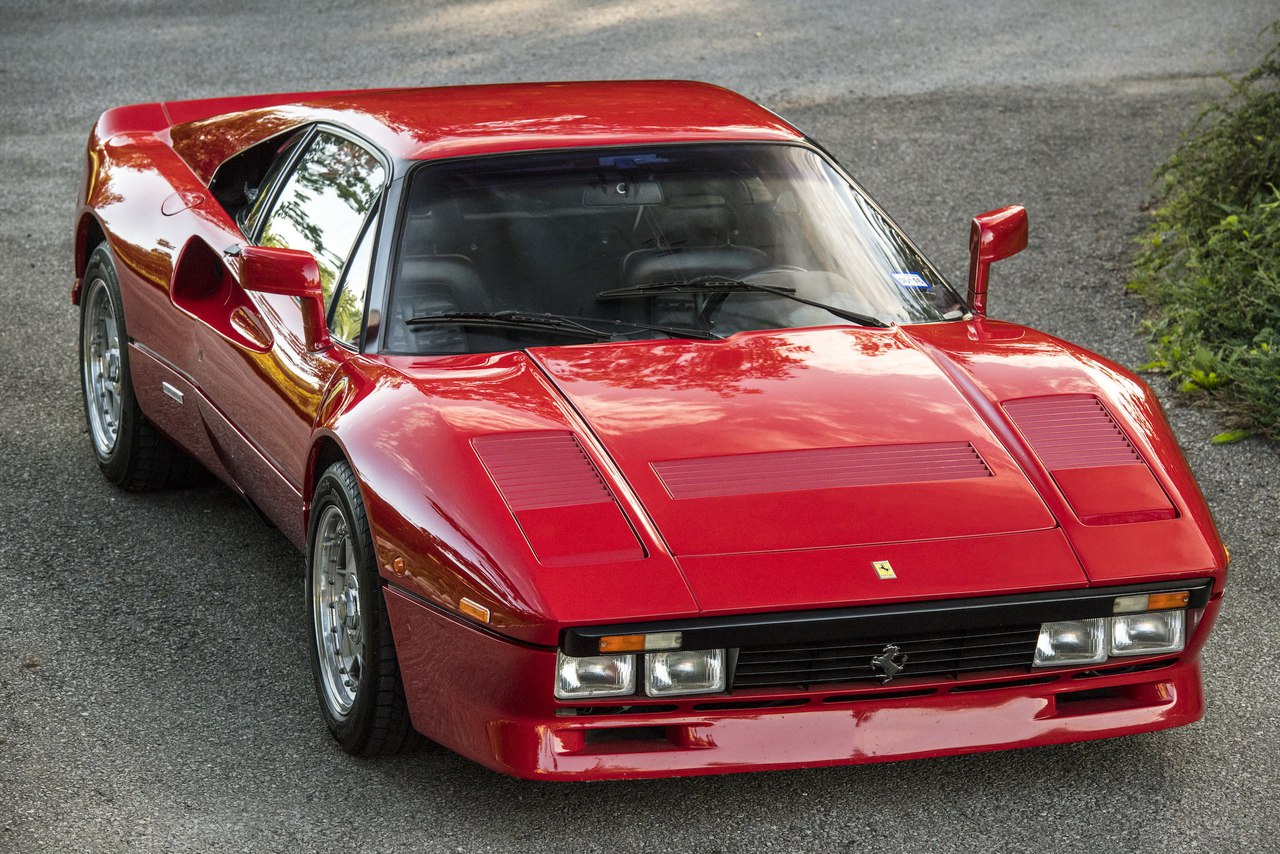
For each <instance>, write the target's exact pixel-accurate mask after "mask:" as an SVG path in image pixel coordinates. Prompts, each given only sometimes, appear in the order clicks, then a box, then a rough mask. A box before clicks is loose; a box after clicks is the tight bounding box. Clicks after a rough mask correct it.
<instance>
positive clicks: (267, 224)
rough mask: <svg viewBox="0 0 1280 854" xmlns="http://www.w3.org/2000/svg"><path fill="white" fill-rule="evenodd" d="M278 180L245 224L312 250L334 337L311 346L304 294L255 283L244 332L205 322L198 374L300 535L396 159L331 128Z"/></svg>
mask: <svg viewBox="0 0 1280 854" xmlns="http://www.w3.org/2000/svg"><path fill="white" fill-rule="evenodd" d="M285 156H289V157H291V161H292V162H291V163H290V164H289V165H288V167H287V168H286V169H285V170H284V171H283V172H282V173H281V174H280V177H279V178H278V179H276V180H275V181H273V182H272V186H271V187H269V188H268V189H267V191H266V192H267V193H268V195H267V196H266V197H264V198H263V199H262V201H261V204H260V205H259V206H258V207H257V208H255V210H254V212H253V213H252V214H251V216H250V219H249V222H248V225H247V231H248V233H249V234H250V235H251V236H252V237H254V238H255V242H256V243H258V244H259V245H263V246H272V247H280V248H288V249H301V250H305V251H307V252H309V253H311V254H312V255H313V256H314V257H315V259H316V262H317V265H318V267H319V269H320V276H321V282H322V288H323V291H324V296H325V308H326V312H327V314H328V317H329V323H330V327H331V334H332V337H333V339H334V344H333V345H332V346H331V347H328V348H326V349H323V350H320V351H318V352H317V351H313V350H312V349H310V348H309V347H308V346H307V343H308V342H307V340H306V334H305V332H304V328H303V315H302V309H301V307H300V305H299V302H298V300H297V299H295V298H292V297H287V296H280V295H276V294H264V293H250V294H249V295H248V296H249V299H250V301H251V302H252V307H251V308H252V310H250V311H246V312H241V313H239V314H238V315H237V317H238V321H236V325H237V331H238V332H240V333H242V334H241V335H239V336H236V337H228V336H225V335H219V334H217V333H216V332H215V331H214V330H212V329H208V328H202V329H201V330H200V331H199V332H198V333H197V334H198V335H200V336H201V337H202V338H203V340H201V341H197V342H196V344H197V353H196V363H195V365H194V368H193V374H194V378H195V380H196V382H197V383H198V384H199V386H200V388H201V390H202V391H203V392H204V395H205V397H206V399H207V400H206V401H202V406H203V407H204V408H205V410H206V411H204V412H203V415H204V419H205V422H206V424H207V425H208V428H209V432H210V436H211V438H212V439H213V441H214V442H215V443H216V444H217V445H218V446H219V451H220V456H221V457H222V458H223V460H224V461H225V464H226V466H227V468H228V469H229V471H230V472H231V474H232V476H233V477H234V478H235V480H236V482H237V483H239V484H240V486H241V487H242V488H243V489H244V491H245V492H246V493H247V494H248V495H249V496H250V497H251V498H252V499H253V500H254V501H255V503H257V504H258V506H259V507H260V508H261V509H262V510H263V512H264V513H265V514H266V515H267V516H268V517H269V518H271V520H272V521H273V522H275V523H276V525H277V526H278V527H279V528H280V529H281V530H282V531H283V532H285V533H286V535H288V536H289V537H290V538H291V539H293V540H294V541H295V542H297V543H299V544H301V543H302V541H303V539H304V537H305V534H304V532H303V530H302V522H301V520H302V514H301V502H302V498H303V496H302V494H301V493H302V488H303V481H304V474H305V467H306V460H307V454H308V451H309V446H310V437H311V431H312V429H313V425H314V421H315V415H316V411H317V410H318V408H319V405H320V398H321V394H322V393H323V391H324V388H325V386H326V384H327V383H328V381H329V378H330V377H331V376H332V374H333V372H334V371H335V370H336V369H337V368H338V366H339V365H340V364H341V363H342V362H343V361H344V360H345V359H346V358H349V357H350V355H351V354H352V352H353V351H354V348H353V346H352V345H353V342H354V341H355V340H356V339H357V337H358V334H359V331H360V324H361V321H362V319H363V315H364V293H365V288H366V286H367V284H368V265H369V258H370V257H371V255H372V241H373V236H374V231H375V229H373V228H372V227H371V226H372V225H373V222H372V221H373V220H374V219H376V217H375V216H373V215H372V214H373V211H374V210H375V208H376V203H377V200H378V198H379V195H380V193H381V191H382V188H383V186H384V184H385V182H386V176H387V169H386V167H385V166H384V165H383V163H382V161H381V160H380V159H379V158H378V157H377V156H376V155H375V154H373V153H372V152H371V151H370V150H369V149H368V148H367V147H366V146H364V145H363V144H361V143H359V142H357V141H356V140H355V139H353V138H351V137H348V136H347V135H345V134H342V133H340V132H337V131H331V130H327V129H322V130H319V131H317V132H316V133H315V134H313V135H312V136H311V138H310V139H308V140H306V141H304V142H303V143H302V150H301V151H299V152H297V153H296V154H294V153H292V152H290V153H289V154H287V155H285Z"/></svg>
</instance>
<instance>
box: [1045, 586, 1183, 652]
mask: <svg viewBox="0 0 1280 854" xmlns="http://www.w3.org/2000/svg"><path fill="white" fill-rule="evenodd" d="M1129 598H1136V597H1129ZM1116 602H1117V603H1119V602H1121V600H1120V599H1117V600H1116ZM1186 626H1187V612H1186V611H1183V610H1179V611H1151V612H1147V613H1143V614H1118V615H1116V616H1114V617H1097V618H1095V619H1091V620H1065V621H1063V622H1060V623H1044V624H1043V625H1041V626H1040V637H1039V638H1038V639H1037V640H1036V655H1035V659H1034V660H1033V662H1032V663H1033V664H1034V666H1036V667H1058V666H1064V665H1071V664H1100V663H1101V662H1103V661H1106V660H1107V657H1108V656H1112V655H1159V654H1161V653H1166V652H1179V651H1180V650H1182V648H1183V647H1184V646H1186V641H1187V632H1186Z"/></svg>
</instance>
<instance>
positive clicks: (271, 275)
mask: <svg viewBox="0 0 1280 854" xmlns="http://www.w3.org/2000/svg"><path fill="white" fill-rule="evenodd" d="M240 256H241V267H240V286H241V287H242V288H244V289H245V290H246V291H257V292H258V293H262V294H282V295H284V296H287V297H297V298H298V300H299V301H300V303H301V308H302V328H303V331H304V333H305V334H306V344H307V349H308V350H324V349H327V348H328V347H330V346H332V344H333V342H332V341H331V340H330V339H329V327H328V325H327V324H326V323H325V315H324V291H323V290H322V289H321V287H320V267H319V265H318V264H316V259H315V258H313V257H312V256H311V253H309V252H302V251H300V250H297V249H276V248H274V247H270V246H245V247H242V249H241V250H240Z"/></svg>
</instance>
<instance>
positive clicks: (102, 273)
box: [79, 243, 141, 483]
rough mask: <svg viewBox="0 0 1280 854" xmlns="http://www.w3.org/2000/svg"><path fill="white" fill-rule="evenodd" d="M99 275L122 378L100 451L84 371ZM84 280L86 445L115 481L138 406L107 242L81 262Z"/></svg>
mask: <svg viewBox="0 0 1280 854" xmlns="http://www.w3.org/2000/svg"><path fill="white" fill-rule="evenodd" d="M96 279H101V280H102V282H103V284H104V286H105V288H106V292H107V298H108V299H109V300H110V301H111V304H112V305H113V306H114V308H115V317H116V334H117V335H118V336H119V338H120V375H121V377H122V382H121V384H120V398H121V401H120V403H121V405H120V426H119V428H118V430H117V432H116V443H115V445H114V446H113V447H112V448H111V451H110V452H109V453H107V454H106V455H103V454H102V452H101V451H99V450H98V445H97V443H96V442H94V441H93V425H92V423H91V419H92V415H91V414H90V411H89V407H90V406H92V404H91V403H90V397H91V395H92V391H91V389H90V388H89V386H88V378H87V377H86V375H85V374H86V372H85V364H84V361H85V337H86V335H87V334H88V325H89V316H88V309H89V305H90V303H91V302H92V301H93V300H92V299H91V296H92V290H91V288H92V285H93V282H94V280H96ZM84 282H85V283H86V285H87V287H86V289H85V291H84V293H82V294H81V295H80V356H79V362H80V396H81V398H82V400H83V402H84V417H85V426H86V427H87V428H88V431H89V447H90V448H92V449H93V456H94V458H95V459H96V460H97V461H98V467H99V468H101V469H102V473H103V474H104V475H106V477H107V478H108V479H109V480H111V481H112V482H115V483H119V482H120V481H122V480H124V478H125V475H126V474H127V473H128V471H129V461H130V455H131V454H132V453H133V452H134V446H135V444H136V437H137V431H138V418H139V416H140V414H141V411H140V410H139V409H138V401H137V398H136V397H135V396H134V392H133V375H132V374H131V373H130V367H129V333H128V327H127V326H126V325H125V317H124V300H123V299H122V297H121V294H120V280H119V279H118V278H117V277H116V269H115V263H114V261H113V260H112V258H111V251H110V249H108V247H107V244H106V243H103V244H101V245H100V246H98V247H97V248H96V249H94V250H93V254H92V255H90V256H89V263H88V264H87V265H86V266H85V273H84Z"/></svg>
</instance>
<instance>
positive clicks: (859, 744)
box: [386, 587, 1220, 780]
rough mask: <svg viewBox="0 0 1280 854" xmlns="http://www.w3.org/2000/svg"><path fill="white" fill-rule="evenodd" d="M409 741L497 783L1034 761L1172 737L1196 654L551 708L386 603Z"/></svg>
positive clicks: (441, 629) (528, 656)
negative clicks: (1097, 744)
mask: <svg viewBox="0 0 1280 854" xmlns="http://www.w3.org/2000/svg"><path fill="white" fill-rule="evenodd" d="M386 600H387V605H388V610H389V612H390V615H391V621H392V629H393V632H394V635H395V638H396V646H397V650H398V653H399V657H400V667H401V675H402V677H403V680H404V685H405V691H406V696H407V698H408V701H409V708H410V713H411V715H412V718H413V723H414V726H415V727H416V728H417V729H419V730H420V731H421V732H422V733H424V734H425V735H426V736H428V737H429V738H431V739H432V740H434V741H436V742H438V743H440V744H442V745H444V746H446V747H448V748H450V749H452V750H454V751H456V752H458V753H460V754H462V755H464V756H467V757H469V758H471V759H473V760H475V761H477V762H480V763H482V764H484V765H486V766H488V767H490V768H492V769H494V770H497V771H501V772H503V773H507V774H513V775H515V776H519V777H525V778H530V779H548V780H556V779H575V780H597V779H625V778H640V777H663V776H678V775H693V774H714V773H726V772H734V771H754V770H763V769H782V768H800V767H818V766H825V765H840V764H856V763H864V762H882V761H889V760H895V759H912V758H923V757H933V756H948V755H953V754H959V753H970V752H978V751H985V750H1000V749H1005V748H1013V747H1032V746H1039V745H1049V744H1061V743H1066V742H1073V741H1084V740H1089V739H1095V738H1105V737H1109V736H1117V735H1128V734H1133V733H1140V732H1150V731H1153V730H1159V729H1166V728H1170V727H1176V726H1182V725H1184V724H1188V723H1192V722H1194V721H1196V720H1198V719H1199V718H1200V717H1201V715H1202V714H1203V711H1204V699H1203V695H1202V691H1201V679H1200V669H1199V649H1200V646H1201V645H1202V643H1203V639H1204V637H1205V635H1206V634H1207V632H1208V631H1209V629H1210V627H1211V625H1212V623H1213V619H1214V616H1215V615H1216V612H1217V609H1218V605H1219V602H1220V598H1219V597H1218V596H1215V597H1214V598H1213V599H1212V600H1211V601H1210V602H1209V603H1208V604H1207V605H1206V606H1205V607H1204V609H1203V610H1202V611H1201V612H1200V618H1199V620H1197V621H1196V626H1195V629H1194V630H1193V632H1192V633H1191V636H1190V637H1188V643H1187V648H1186V649H1185V650H1184V651H1183V652H1181V653H1178V654H1177V655H1172V656H1158V657H1153V658H1150V659H1133V660H1129V661H1123V662H1112V663H1110V664H1108V665H1105V666H1096V667H1091V668H1070V669H1062V670H1051V671H1033V672H1030V673H1027V672H1022V673H1018V674H1015V673H992V674H984V675H981V676H978V677H976V678H966V679H954V678H950V679H946V678H944V679H928V678H923V679H916V680H912V679H905V680H895V681H893V682H892V683H890V684H887V685H882V686H875V687H871V688H867V687H862V686H858V687H857V689H856V690H849V686H843V690H839V687H840V686H827V687H826V688H824V689H823V690H816V691H814V690H811V691H805V692H800V691H796V690H790V691H779V690H775V689H768V690H751V691H735V692H733V693H732V694H729V695H716V696H702V697H690V698H687V699H682V700H680V701H678V702H661V701H654V700H647V699H640V698H637V699H636V701H635V702H634V704H632V705H627V706H620V705H617V704H616V703H615V704H613V705H608V704H604V703H599V704H587V703H579V704H573V703H563V702H559V701H557V700H555V699H554V698H553V697H552V691H551V688H552V684H553V678H554V673H555V658H556V653H555V650H553V649H546V648H543V647H532V646H525V645H521V644H517V643H513V642H511V641H510V640H508V639H506V638H502V637H499V636H497V635H495V634H492V633H489V632H486V631H483V630H480V629H478V628H476V627H474V626H472V625H470V624H468V623H465V622H463V621H461V620H458V619H457V618H455V617H453V616H452V615H449V614H446V613H444V612H442V611H439V610H437V609H435V608H432V607H430V606H427V605H426V604H424V603H422V602H421V601H420V600H416V599H414V598H412V597H410V596H408V595H405V594H403V593H401V592H400V591H398V590H397V589H396V588H392V587H388V588H386Z"/></svg>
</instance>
